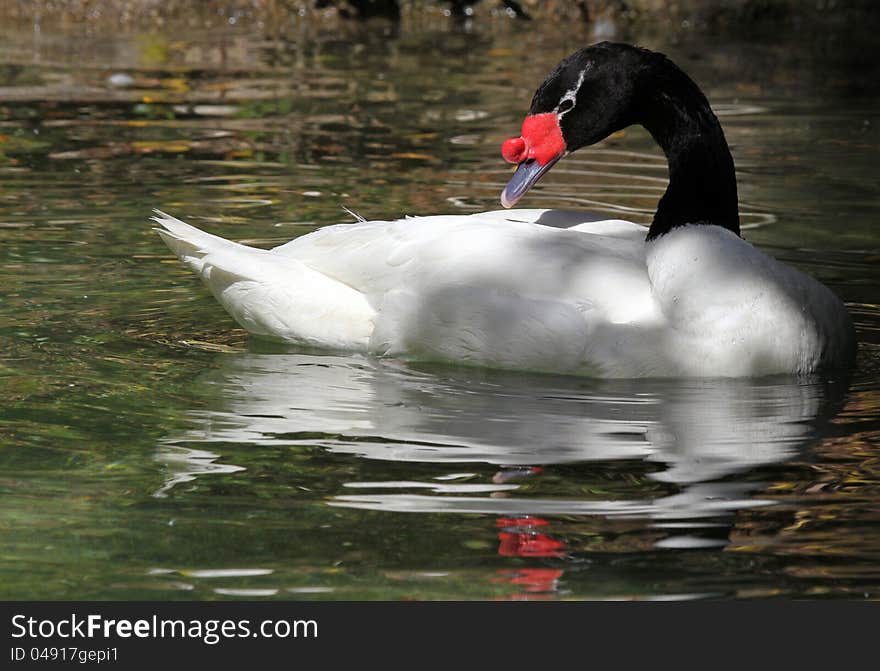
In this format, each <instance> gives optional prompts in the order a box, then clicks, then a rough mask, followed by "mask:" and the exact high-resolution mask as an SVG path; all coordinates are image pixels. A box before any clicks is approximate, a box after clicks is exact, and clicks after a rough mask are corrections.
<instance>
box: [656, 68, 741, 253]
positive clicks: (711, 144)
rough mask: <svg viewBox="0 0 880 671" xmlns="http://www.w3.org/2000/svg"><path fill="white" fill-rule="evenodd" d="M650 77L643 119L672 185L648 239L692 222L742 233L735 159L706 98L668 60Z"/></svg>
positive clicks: (659, 208)
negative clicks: (660, 153) (664, 164)
mask: <svg viewBox="0 0 880 671" xmlns="http://www.w3.org/2000/svg"><path fill="white" fill-rule="evenodd" d="M647 79H648V81H645V82H644V83H643V87H644V88H643V89H642V90H643V91H645V94H644V95H645V97H644V98H643V99H642V100H641V101H640V102H641V105H640V106H641V108H642V110H644V111H643V113H642V118H641V119H639V121H640V122H641V124H642V125H643V126H644V127H645V128H646V129H647V130H648V132H649V133H651V135H652V136H653V137H654V139H655V140H656V141H657V143H658V144H659V145H660V147H661V148H662V149H663V153H664V154H666V158H667V160H668V162H669V186H668V187H667V189H666V193H665V194H664V195H663V198H661V199H660V203H659V204H658V206H657V213H656V214H655V215H654V221H653V223H652V224H651V228H650V229H649V231H648V236H647V239H648V240H653V239H655V238H658V237H660V236H661V235H664V234H665V233H668V232H669V231H671V230H672V229H674V228H676V227H678V226H685V225H688V224H715V225H716V226H722V227H723V228H726V229H728V230H731V231H733V232H734V233H736V234H737V235H739V208H738V205H737V195H736V172H735V170H734V167H733V158H732V157H731V156H730V149H729V148H728V147H727V141H726V140H725V139H724V132H723V131H722V130H721V124H720V123H718V119H717V117H716V116H715V114H714V113H713V112H712V110H711V108H710V107H709V103H708V101H707V100H706V97H705V96H704V95H703V93H702V92H701V91H700V89H699V88H698V87H697V85H696V84H694V82H693V81H692V80H691V79H690V77H688V76H687V75H686V74H685V73H684V72H682V71H681V70H680V69H679V68H678V67H677V66H675V65H674V64H673V63H672V62H671V61H669V60H667V59H665V58H663V60H662V62H661V64H660V66H659V67H657V68H652V69H651V71H650V74H649V76H648V78H647Z"/></svg>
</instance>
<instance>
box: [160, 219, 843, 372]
mask: <svg viewBox="0 0 880 671" xmlns="http://www.w3.org/2000/svg"><path fill="white" fill-rule="evenodd" d="M585 218H586V215H584V214H583V213H577V212H566V211H559V210H510V211H498V212H485V213H481V214H475V215H469V216H454V215H449V216H433V217H415V218H408V219H402V220H398V221H371V222H361V223H353V224H340V225H336V226H329V227H326V228H323V229H320V230H318V231H315V232H314V233H311V234H309V235H305V236H302V237H300V238H297V239H295V240H293V241H291V242H289V243H287V244H284V245H281V246H280V247H276V248H274V249H271V250H262V249H256V248H253V247H247V246H245V245H240V244H238V243H235V242H231V241H228V240H225V239H223V238H219V237H217V236H213V235H210V234H208V233H205V232H203V231H200V230H199V229H197V228H194V227H192V226H190V225H188V224H185V223H183V222H182V221H179V220H178V219H175V218H174V217H171V216H169V215H166V214H164V213H157V216H156V217H155V218H154V219H155V221H157V222H158V223H159V224H160V225H161V227H162V228H161V229H157V230H159V232H160V234H161V235H162V237H163V239H164V240H165V242H166V243H167V244H168V246H169V247H170V248H171V249H172V250H173V251H174V253H175V254H177V256H178V257H179V258H180V259H181V260H182V261H184V262H185V263H186V264H187V265H188V266H189V267H190V268H192V269H193V270H194V271H195V272H196V273H197V274H198V275H199V276H200V277H201V278H202V279H203V281H204V282H205V284H206V285H207V286H208V288H209V289H210V290H211V292H212V293H213V294H214V296H215V297H216V298H217V299H218V300H219V302H220V303H221V304H222V305H223V307H224V308H225V309H226V310H227V311H228V312H229V313H230V314H231V315H232V316H233V317H234V318H235V320H236V321H237V322H238V323H239V324H240V325H241V326H243V327H244V328H245V329H247V330H248V331H250V332H251V333H254V334H257V335H261V336H269V337H273V338H279V339H282V340H285V341H289V342H292V343H299V344H304V345H310V346H319V347H327V348H337V349H346V350H357V351H365V352H371V353H374V354H377V355H387V356H398V357H409V358H415V359H427V360H446V361H453V362H459V363H469V364H476V365H485V366H495V367H503V368H513V369H522V370H534V371H548V372H561V373H567V374H580V375H590V376H599V377H644V376H652V377H658V376H664V377H665V376H672V377H682V376H701V377H705V376H713V377H715V376H718V377H728V376H752V375H766V374H772V373H795V374H798V373H809V372H812V371H815V370H818V369H820V368H825V367H837V366H844V365H846V364H847V363H848V362H849V360H850V359H851V357H852V353H853V348H854V340H853V336H852V325H851V323H850V319H849V316H848V314H847V312H846V309H845V308H844V307H843V305H842V303H841V302H840V301H839V300H838V299H837V298H836V297H835V296H834V295H833V294H832V293H831V292H830V291H829V290H828V289H827V288H825V287H824V286H823V285H822V284H820V283H819V282H817V281H816V280H814V279H812V278H810V277H808V276H807V275H804V274H803V273H800V272H798V271H796V270H794V269H792V268H789V267H787V266H785V265H783V264H781V263H780V262H778V261H776V260H775V259H773V258H771V257H769V256H767V255H765V254H764V253H763V252H761V251H760V250H758V249H756V248H755V247H753V246H752V245H750V244H749V243H747V242H745V241H744V240H742V239H741V238H739V237H738V236H737V235H736V234H734V233H732V232H731V231H728V230H726V229H724V228H720V227H718V226H706V225H700V226H683V227H678V228H675V229H673V230H672V231H670V232H668V233H667V234H665V235H663V236H661V237H659V238H657V239H654V240H651V241H649V242H645V231H646V229H645V228H644V227H642V226H639V225H637V224H633V223H630V222H626V221H619V220H612V221H596V222H585V221H584V220H585ZM545 221H550V222H552V223H553V224H554V225H553V226H547V225H543V224H542V223H538V222H545ZM561 222H565V223H566V224H567V227H566V228H560V227H559V226H560V223H561Z"/></svg>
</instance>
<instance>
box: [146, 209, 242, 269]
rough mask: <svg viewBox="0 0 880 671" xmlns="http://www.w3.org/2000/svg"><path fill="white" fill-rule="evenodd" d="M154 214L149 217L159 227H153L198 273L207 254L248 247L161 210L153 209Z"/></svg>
mask: <svg viewBox="0 0 880 671" xmlns="http://www.w3.org/2000/svg"><path fill="white" fill-rule="evenodd" d="M153 212H155V213H156V216H154V217H150V218H151V219H152V220H153V221H155V222H156V223H157V224H159V226H161V228H158V227H157V228H154V229H153V230H154V231H156V232H157V233H158V234H159V235H160V236H161V238H162V240H164V241H165V244H166V245H168V248H169V249H170V250H171V251H172V252H174V253H175V254H176V255H177V257H178V258H179V259H180V260H181V261H183V262H184V263H185V264H186V265H188V266H189V267H190V268H191V269H192V270H193V271H195V272H196V273H198V274H201V273H202V270H203V269H204V258H205V256H207V255H208V254H216V253H218V252H224V251H231V250H234V249H250V248H247V247H245V245H240V244H238V243H237V242H232V241H231V240H226V239H225V238H221V237H219V236H216V235H211V234H210V233H205V232H204V231H202V230H199V229H198V228H196V227H195V226H190V225H189V224H187V223H185V222H183V221H181V220H180V219H177V218H176V217H172V216H171V215H170V214H166V213H165V212H162V211H161V210H153Z"/></svg>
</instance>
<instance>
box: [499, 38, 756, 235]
mask: <svg viewBox="0 0 880 671" xmlns="http://www.w3.org/2000/svg"><path fill="white" fill-rule="evenodd" d="M636 123H638V124H641V125H643V126H644V127H645V128H646V129H647V130H648V131H649V132H650V133H651V135H652V136H653V137H654V139H655V140H656V141H657V142H658V144H660V146H661V148H662V149H663V151H664V153H665V154H666V156H667V159H668V160H669V173H670V175H669V176H670V186H669V189H667V192H666V195H664V197H663V199H662V200H661V202H660V205H659V207H658V210H657V215H656V216H655V219H654V225H652V227H651V228H652V231H651V233H650V234H649V238H650V237H652V236H656V235H662V234H663V233H664V232H666V231H668V230H670V229H671V228H674V227H675V226H680V225H684V224H688V223H714V224H717V225H720V226H724V227H725V228H729V229H730V230H733V231H734V232H736V233H739V215H738V211H737V199H736V176H735V173H734V170H733V160H732V159H731V157H730V151H729V149H728V147H727V142H726V141H725V139H724V133H723V132H722V130H721V126H720V124H719V123H718V119H717V118H716V117H715V115H714V114H713V113H712V110H711V108H710V107H709V103H708V101H707V100H706V97H705V96H704V95H703V93H702V92H701V91H700V89H699V87H697V85H696V84H695V83H694V82H693V80H691V79H690V78H689V77H688V76H687V75H686V74H685V73H684V72H682V71H681V70H680V69H679V68H678V67H677V66H676V65H675V64H673V63H672V62H671V61H670V60H669V59H667V58H666V57H665V56H664V55H663V54H659V53H656V52H653V51H649V50H648V49H642V48H639V47H634V46H632V45H629V44H614V43H610V42H602V43H600V44H594V45H593V46H590V47H587V48H586V49H581V50H580V51H577V52H575V53H574V54H572V55H571V56H569V57H568V58H566V59H565V60H563V61H562V62H561V63H559V65H557V66H556V68H555V69H554V70H553V72H551V73H550V75H549V76H548V77H547V79H546V80H544V82H543V83H542V84H541V85H540V86H539V87H538V90H537V91H536V92H535V96H534V98H533V99H532V106H531V109H530V110H529V115H528V116H527V117H526V119H525V121H524V122H523V126H522V134H521V135H520V136H519V137H513V138H510V139H509V140H507V141H506V142H505V143H504V145H503V146H502V149H501V153H502V155H503V156H504V158H505V160H507V161H509V162H510V163H515V164H517V170H516V172H515V173H514V176H513V178H512V179H511V180H510V182H509V183H508V184H507V186H506V187H505V189H504V191H503V192H502V194H501V203H502V204H503V205H504V207H512V206H513V205H515V204H516V202H517V201H518V200H519V199H520V198H522V197H523V196H524V195H525V194H526V192H527V191H528V190H529V189H530V188H531V187H532V186H533V185H534V184H535V183H536V182H537V181H538V179H540V178H541V176H542V175H544V173H546V172H547V171H548V170H550V168H551V167H553V165H554V164H555V163H556V162H557V161H558V160H559V159H561V158H563V157H564V156H565V155H566V154H569V153H571V152H573V151H576V150H577V149H580V148H581V147H586V146H588V145H591V144H595V143H596V142H598V141H599V140H602V139H604V138H606V137H608V136H609V135H611V134H612V133H614V132H617V131H619V130H621V129H623V128H626V127H627V126H630V125H632V124H636Z"/></svg>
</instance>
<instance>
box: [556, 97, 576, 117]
mask: <svg viewBox="0 0 880 671" xmlns="http://www.w3.org/2000/svg"><path fill="white" fill-rule="evenodd" d="M572 107H574V101H573V100H572V99H571V98H566V99H565V100H563V101H562V102H561V103H559V107H557V108H556V111H557V112H558V113H559V114H565V113H566V112H567V111H568V110H570V109H571V108H572Z"/></svg>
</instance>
